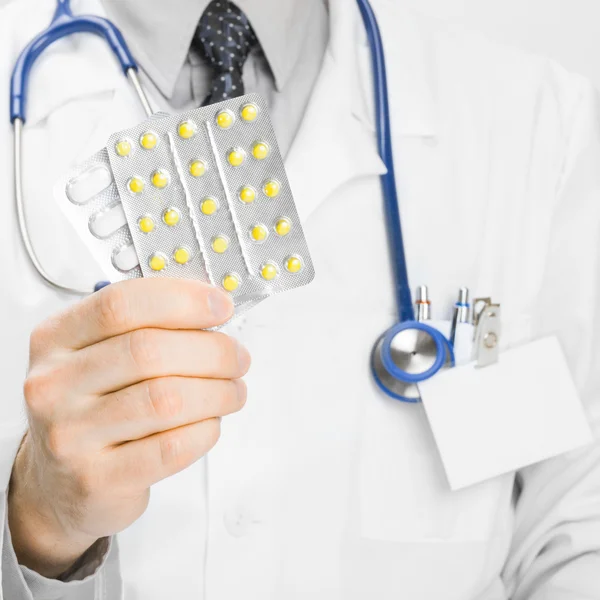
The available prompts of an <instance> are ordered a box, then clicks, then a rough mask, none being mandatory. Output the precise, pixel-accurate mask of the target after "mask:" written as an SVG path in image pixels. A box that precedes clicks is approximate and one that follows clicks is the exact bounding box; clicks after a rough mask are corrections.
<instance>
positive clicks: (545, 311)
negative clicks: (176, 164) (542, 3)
mask: <svg viewBox="0 0 600 600" xmlns="http://www.w3.org/2000/svg"><path fill="white" fill-rule="evenodd" d="M73 4H74V6H73V8H74V10H75V11H77V12H89V13H94V14H101V15H106V14H108V16H109V17H110V18H111V19H113V20H114V21H115V23H116V24H117V25H118V26H119V27H120V28H121V29H122V31H123V33H124V35H125V37H126V39H127V40H128V43H129V45H130V47H131V49H132V51H133V53H134V55H135V56H136V58H137V60H138V61H139V63H140V65H141V67H142V69H143V79H144V83H145V84H146V88H147V89H149V90H150V95H151V98H152V102H153V105H154V107H155V108H156V109H159V110H167V111H172V112H176V111H180V110H184V109H187V108H189V107H192V106H197V105H199V104H201V103H202V102H203V101H204V99H205V97H206V96H207V95H209V94H215V93H217V92H218V86H219V77H218V70H217V71H215V69H218V65H215V64H213V63H211V61H210V60H209V58H207V49H206V43H207V35H206V34H207V31H208V30H207V26H213V25H215V24H216V22H215V21H214V20H215V19H216V20H217V21H218V19H219V18H220V17H223V18H225V19H230V18H236V19H237V17H238V16H239V17H240V19H239V20H240V21H242V22H243V23H247V25H248V27H247V28H245V31H246V33H244V34H242V37H243V38H244V43H243V44H240V46H241V50H243V52H242V53H241V54H240V55H239V56H237V57H236V58H235V60H236V61H237V62H236V64H239V65H240V66H241V65H242V64H243V65H244V69H243V73H242V71H241V69H240V70H239V71H236V74H237V75H239V80H238V83H239V85H240V86H242V87H244V86H245V90H246V91H247V92H251V91H259V92H260V93H262V94H264V95H265V97H266V98H267V99H268V101H269V103H270V105H271V107H272V113H273V119H274V124H275V128H276V131H277V133H278V137H279V138H280V140H281V144H282V149H283V151H284V152H285V153H286V156H287V168H288V171H289V174H290V178H291V181H292V185H293V188H294V191H295V195H296V199H297V202H298V205H299V210H300V212H301V216H302V218H303V220H304V227H305V230H306V233H307V236H308V238H309V243H310V246H311V250H312V253H313V257H314V260H315V264H316V269H317V273H318V276H317V280H316V281H315V283H314V284H312V285H311V286H309V287H308V288H305V289H302V290H301V291H297V292H294V293H290V294H285V295H282V296H281V297H276V298H272V299H270V300H269V301H267V302H265V303H263V304H262V305H260V306H258V307H257V308H255V309H254V310H253V311H251V312H250V313H249V314H248V315H247V316H246V317H243V318H241V319H239V320H237V321H236V322H234V323H233V324H232V325H231V326H229V327H228V328H227V330H226V334H215V333H208V332H203V331H200V330H201V329H203V328H206V327H208V326H212V325H214V324H217V323H220V322H224V321H225V320H227V318H228V316H229V314H230V312H231V306H230V304H229V301H228V299H227V298H226V297H225V296H223V295H222V294H220V293H219V292H217V291H215V290H210V289H209V288H206V287H205V286H202V285H200V284H196V283H190V282H187V283H186V282H177V281H170V282H169V281H145V280H143V281H134V282H129V283H124V284H118V285H114V286H110V287H109V288H107V289H105V290H103V291H102V292H100V293H98V294H96V295H94V296H92V297H89V298H86V299H85V300H83V301H78V300H74V299H73V298H70V297H67V296H66V295H62V294H59V293H56V292H54V291H53V290H52V289H50V288H48V287H46V286H45V285H44V284H43V283H42V282H41V281H40V279H39V278H38V277H37V275H36V273H35V272H34V271H33V269H32V268H31V266H30V264H29V262H28V260H27V258H26V255H25V252H24V250H23V248H22V245H21V241H20V238H19V235H18V229H17V225H16V217H15V214H14V210H13V208H12V204H11V203H10V202H11V200H10V199H11V198H12V197H13V189H12V164H11V160H10V158H9V157H10V150H11V143H12V141H11V139H12V136H11V130H10V124H9V122H8V118H5V119H4V120H2V121H0V128H1V129H0V140H1V141H0V144H1V146H0V147H1V148H2V152H1V153H0V158H1V160H0V182H1V183H0V186H1V187H0V197H2V198H3V199H4V202H5V203H6V204H5V207H6V209H5V210H4V211H3V213H2V214H3V216H4V218H3V219H1V220H0V250H1V253H2V269H3V271H2V284H1V285H0V307H1V310H0V318H1V319H2V322H1V329H0V331H2V334H1V338H0V339H1V346H0V352H1V357H2V360H1V361H0V365H1V366H0V368H1V381H2V394H1V398H2V401H1V409H2V418H1V420H0V439H1V448H0V480H1V484H2V489H3V490H4V492H3V496H2V498H1V500H0V516H1V518H2V519H3V523H4V529H3V535H2V537H1V538H0V544H1V546H2V567H1V568H2V571H1V590H2V596H3V598H4V599H5V600H25V599H28V600H31V599H34V600H41V599H46V598H53V599H56V600H88V599H89V600H93V599H95V598H103V599H107V600H112V599H119V598H125V599H126V600H138V599H139V600H142V599H143V600H159V599H161V600H162V599H163V598H166V597H172V598H182V599H184V598H186V599H187V598H205V599H206V600H231V599H233V598H245V599H249V600H259V599H260V600H265V599H272V600H292V599H305V598H311V599H314V600H342V599H343V600H364V599H366V598H369V599H371V598H373V599H381V600H384V599H397V598H408V599H410V600H420V599H423V600H425V599H427V600H430V599H431V600H433V599H435V600H439V599H440V598H443V599H444V600H453V599H456V600H505V599H509V598H510V599H512V600H541V599H544V600H564V599H569V600H579V599H581V600H583V599H588V598H598V597H600V579H599V578H598V572H599V571H600V463H599V457H600V451H599V448H598V446H592V447H587V448H585V449H584V450H581V451H578V452H575V453H571V454H568V455H563V456H561V457H558V458H555V459H552V460H547V461H545V462H543V463H540V464H537V465H534V466H531V467H528V468H526V469H523V470H520V471H519V472H516V473H509V474H507V475H504V476H502V477H499V478H496V479H493V480H490V481H487V482H485V483H481V484H478V485H476V486H473V487H471V488H468V489H466V490H463V491H461V492H454V493H452V492H450V491H449V489H448V487H447V484H446V482H445V479H444V475H443V470H442V467H441V463H440V459H439V456H438V454H437V451H436V448H435V445H434V442H433V439H432V437H431V434H430V430H429V426H428V424H427V420H426V418H425V414H424V411H423V409H422V407H421V406H420V405H405V404H403V403H400V402H396V401H393V400H391V399H389V398H387V397H386V396H384V395H383V394H382V393H381V392H380V391H379V390H378V388H377V386H376V385H375V384H374V382H373V380H372V378H371V375H370V372H369V353H370V350H371V347H372V343H373V341H374V340H375V339H376V338H377V336H378V335H379V334H380V333H381V331H383V330H385V329H386V328H387V327H389V326H390V325H391V324H392V323H393V320H394V313H395V310H394V297H393V290H392V286H391V283H390V273H391V266H390V264H389V260H388V253H387V247H386V236H385V228H384V216H383V209H382V206H383V205H382V200H381V188H380V182H379V175H380V174H381V173H382V170H383V165H382V163H381V160H380V159H379V157H378V155H377V151H376V145H375V134H374V125H373V117H372V114H373V107H372V97H373V93H372V89H371V77H370V62H369V52H368V47H367V45H366V39H365V33H364V29H363V26H362V21H361V18H360V15H359V12H358V9H357V7H356V5H355V3H354V2H352V1H351V0H329V2H327V3H326V5H324V4H323V3H322V1H321V0H302V1H300V0H278V1H277V2H275V1H274V0H263V1H261V2H250V1H249V0H244V1H242V0H239V3H238V4H237V5H230V4H229V3H227V2H225V1H224V0H222V1H221V2H219V1H218V0H215V1H214V2H212V3H211V4H210V6H208V1H207V0H173V1H171V2H169V3H163V2H159V1H152V2H149V1H147V0H146V1H142V0H120V1H117V0H104V1H100V0H80V1H79V2H74V3H73ZM400 4H401V3H399V2H392V1H390V0H375V1H374V6H375V10H376V12H377V15H378V18H379V21H380V24H381V26H382V30H383V35H384V40H385V44H386V52H387V60H388V68H389V71H390V73H389V75H390V87H391V90H390V101H391V106H392V121H393V128H394V132H393V133H394V145H395V150H396V157H397V165H396V167H397V170H398V173H399V179H400V181H399V191H400V197H401V210H402V221H403V225H404V232H405V238H406V240H405V242H406V249H407V255H408V257H409V272H410V275H411V279H412V285H413V287H414V286H416V285H417V284H420V283H428V284H429V286H430V288H431V290H432V293H433V299H434V303H435V304H434V310H437V311H439V314H440V316H441V317H447V316H448V315H447V314H446V313H448V312H449V310H450V307H451V305H452V302H453V300H454V296H455V293H456V289H455V288H456V287H457V285H459V284H461V285H468V286H469V287H470V288H471V289H473V290H477V292H478V293H482V294H486V295H488V294H491V295H492V296H493V297H494V298H496V299H499V300H500V301H501V302H502V304H503V310H504V334H503V344H504V345H506V346H508V345H510V346H514V345H518V344H521V343H525V342H528V341H530V340H532V339H536V338H539V337H541V336H543V335H546V334H556V335H558V336H559V339H560V341H561V343H562V346H563V348H564V349H565V352H566V354H567V357H568V361H569V365H570V368H571V371H572V373H573V376H574V378H575V380H576V383H577V387H578V390H579V393H580V395H581V397H582V399H583V400H584V403H585V405H586V409H587V412H588V416H589V418H590V421H591V422H592V424H593V425H594V426H595V427H597V426H598V425H599V419H600V343H599V342H598V340H599V339H600V312H599V307H600V250H599V245H598V234H599V233H600V168H599V165H600V144H599V142H600V123H599V121H598V114H599V113H598V106H597V99H596V95H595V93H594V91H593V89H592V86H591V85H590V83H589V82H587V81H586V80H584V79H583V78H581V77H579V76H575V75H571V74H569V73H567V72H565V71H564V70H563V69H562V68H560V67H559V66H557V65H556V64H553V63H551V62H549V61H547V60H544V59H541V58H538V57H534V56H527V55H524V54H522V53H520V52H516V51H514V50H510V49H506V48H502V47H500V46H497V45H494V44H492V43H490V42H486V41H484V40H482V39H480V38H479V37H478V36H475V35H471V34H467V33H464V32H461V31H457V30H454V29H448V28H446V27H442V26H441V25H440V24H438V23H433V22H429V21H427V20H423V19H420V18H417V17H415V16H414V15H412V14H410V13H408V12H407V11H405V10H403V9H402V8H401V6H400ZM53 9H54V3H53V2H49V1H47V0H44V1H42V0H18V1H16V0H13V1H10V0H9V1H8V3H7V2H6V0H5V1H4V2H3V5H2V7H1V8H0V73H1V81H4V82H5V84H4V85H5V86H7V85H8V80H9V76H10V71H11V69H12V65H13V63H14V61H15V59H16V57H17V55H18V53H19V52H20V51H21V49H22V48H23V47H24V46H25V45H26V43H27V42H28V41H29V40H30V39H31V37H33V36H34V35H35V34H36V33H37V32H38V31H40V30H41V29H43V28H44V27H45V26H46V24H47V23H48V22H49V20H50V17H51V15H52V12H53ZM228 9H229V10H231V11H232V12H230V13H227V10H228ZM213 34H214V27H213V33H212V34H210V35H213ZM202 38H204V39H202ZM214 62H217V63H218V61H214ZM7 98H8V91H7V87H5V92H4V93H2V94H0V114H3V115H8V106H7ZM142 118H143V115H142V114H141V112H140V109H139V106H138V103H137V101H136V99H135V97H134V95H133V94H132V92H131V91H130V89H129V87H128V84H127V82H126V80H125V79H124V78H123V77H122V75H121V74H120V73H119V71H118V69H117V68H116V66H115V64H114V60H113V59H112V57H111V55H110V53H109V51H108V49H107V48H106V46H105V44H103V43H102V42H101V41H100V40H98V39H96V38H94V37H93V36H89V35H86V36H79V37H77V38H69V39H68V40H66V41H64V42H59V43H57V44H56V45H55V46H53V48H52V49H51V51H49V52H48V53H47V54H46V55H45V56H44V57H43V58H42V59H41V61H40V65H39V68H37V69H36V71H35V75H34V81H33V82H32V86H31V100H30V103H29V117H28V121H27V125H26V130H25V132H26V140H25V141H26V148H27V150H26V153H25V156H24V161H25V170H26V173H27V175H26V178H25V192H26V196H25V197H26V200H27V216H28V219H29V223H30V229H31V232H32V238H33V241H34V245H35V248H36V251H37V254H38V255H39V256H41V257H43V261H44V264H45V267H46V269H48V271H50V273H51V274H52V275H53V276H54V277H56V278H57V279H59V280H61V281H66V282H69V283H70V284H72V285H75V286H84V287H89V286H93V284H94V282H96V281H98V280H100V279H102V274H101V273H99V272H98V269H97V267H96V266H95V264H94V261H93V259H92V258H91V257H90V256H89V255H88V254H87V252H86V250H85V249H84V248H83V246H82V244H81V242H80V241H79V240H78V238H77V236H76V235H75V233H74V232H73V231H72V230H71V228H70V226H69V225H68V224H67V223H66V222H65V221H64V220H63V218H62V215H61V213H60V211H59V209H58V208H57V207H56V205H55V204H54V201H53V198H52V186H53V183H54V181H55V180H56V179H57V177H58V176H60V175H61V174H63V173H64V172H65V171H67V170H68V169H69V168H70V166H72V165H73V164H74V163H75V162H77V161H78V160H81V158H82V157H86V156H88V155H89V154H91V153H92V152H93V151H95V150H96V149H98V148H99V147H101V146H103V145H104V144H105V142H106V139H107V137H108V136H109V135H110V134H111V133H112V132H113V131H116V130H118V129H120V128H124V127H128V126H130V125H132V124H134V123H135V122H137V121H139V120H140V119H142ZM457 282H459V283H458V284H457ZM32 332H33V333H32ZM30 335H31V347H30V349H29V338H30ZM250 355H252V361H253V366H252V369H251V370H250V372H249V374H248V375H247V377H246V378H245V380H246V384H244V383H242V382H241V379H240V378H241V377H243V376H244V374H245V373H246V371H248V368H249V364H250ZM28 365H29V367H28ZM246 385H247V390H248V391H246ZM23 389H24V392H23ZM246 396H247V397H248V402H247V405H246V406H245V407H243V405H244V403H245V400H246ZM24 400H25V406H26V409H27V415H28V419H27V422H26V419H25V418H24V414H25V412H24ZM242 407H243V410H240V409H242ZM238 411H239V412H238ZM219 417H224V418H223V420H222V421H220V420H219ZM219 423H220V424H221V427H220V426H219ZM220 428H221V429H222V431H221V439H220V440H219V442H218V443H216V442H217V437H218V436H219V430H220ZM25 432H26V434H25V436H24V433H25ZM215 443H216V445H215ZM506 443H507V444H510V443H511V440H509V439H507V440H506ZM213 446H214V448H213V449H212V450H211V452H210V454H209V455H208V456H207V457H206V456H205V457H204V458H202V457H203V456H204V455H205V454H206V453H207V452H208V450H209V449H211V448H212V447H213ZM473 450H474V451H475V452H476V451H477V449H476V448H474V449H473ZM11 474H12V477H11ZM9 483H10V487H9ZM152 484H155V485H152ZM150 486H152V493H151V495H150V494H149V492H148V490H149V488H150Z"/></svg>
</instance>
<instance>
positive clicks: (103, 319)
mask: <svg viewBox="0 0 600 600" xmlns="http://www.w3.org/2000/svg"><path fill="white" fill-rule="evenodd" d="M232 314H233V304H232V301H231V299H230V298H229V296H228V295H227V294H226V293H224V292H222V291H220V290H218V289H216V288H213V287H211V286H208V285H205V284H203V283H200V282H197V281H190V280H174V279H171V280H169V279H137V280H132V281H126V282H122V283H118V284H115V285H111V286H109V287H107V288H105V289H103V290H102V291H100V292H98V293H97V294H94V295H92V296H90V297H88V298H86V299H85V300H83V301H82V302H80V303H79V304H77V305H75V306H73V307H72V308H70V309H69V310H67V311H66V312H64V313H63V314H61V315H58V316H57V317H55V318H52V319H50V320H48V321H46V322H45V323H43V324H42V325H41V326H40V327H38V328H37V329H36V330H35V331H34V333H33V335H32V336H31V350H30V368H29V375H28V377H27V380H26V381H25V401H26V405H27V410H28V416H29V430H28V432H27V434H26V436H25V438H24V441H23V443H22V445H21V448H20V450H19V453H18V455H17V459H16V461H15V465H14V468H13V475H12V480H11V486H10V492H9V525H10V529H11V533H12V536H13V545H14V547H15V551H16V553H17V556H18V558H19V561H20V563H21V564H23V565H26V566H28V567H30V568H31V569H33V570H35V571H36V572H38V573H40V574H41V575H45V576H47V577H56V576H58V575H60V574H61V573H63V572H64V571H65V570H67V569H68V568H69V567H70V566H71V565H72V564H73V563H74V562H75V561H76V560H77V559H78V558H79V557H80V556H81V555H82V554H83V553H84V552H85V551H86V550H87V549H88V548H89V547H90V546H91V545H92V544H93V543H94V542H95V541H96V540H97V539H99V538H101V537H105V536H109V535H112V534H115V533H117V532H119V531H122V530H123V529H125V528H126V527H128V526H129V525H130V524H131V523H133V522H134V521H135V520H136V519H137V518H139V517H140V516H141V515H142V514H143V512H144V511H145V509H146V507H147V504H148V499H149V488H150V486H151V485H152V484H154V483H156V482H157V481H160V480H161V479H164V478H165V477H169V476H170V475H173V474H174V473H177V472H179V471H181V470H183V469H185V468H186V467H188V466H189V465H191V464H192V463H194V462H195V461H197V460H198V459H199V458H201V457H202V456H203V455H204V454H205V453H206V452H207V451H208V450H209V449H210V448H212V447H213V446H214V444H215V443H216V442H217V439H218V437H219V431H220V417H221V416H223V415H227V414H230V413H233V412H235V411H238V410H240V409H241V408H242V406H243V405H244V402H245V400H246V388H245V384H244V383H243V382H242V381H241V380H240V377H242V376H243V375H245V373H246V372H247V370H248V368H249V366H250V356H249V354H248V352H247V350H245V349H244V348H243V347H242V346H240V345H239V344H238V343H237V342H236V341H235V340H234V339H233V338H230V337H228V336H226V335H224V334H222V333H216V332H209V331H202V330H203V329H206V328H210V327H213V326H215V325H219V324H222V323H225V322H226V321H227V320H228V319H229V318H230V317H231V315H232Z"/></svg>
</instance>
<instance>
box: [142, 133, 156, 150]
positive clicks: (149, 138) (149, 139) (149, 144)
mask: <svg viewBox="0 0 600 600" xmlns="http://www.w3.org/2000/svg"><path fill="white" fill-rule="evenodd" d="M156 144H158V137H157V135H156V134H155V133H153V132H152V131H147V132H146V133H145V134H144V135H143V136H142V137H141V138H140V145H141V146H142V148H145V149H146V150H152V148H156Z"/></svg>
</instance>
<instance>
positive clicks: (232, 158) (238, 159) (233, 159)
mask: <svg viewBox="0 0 600 600" xmlns="http://www.w3.org/2000/svg"><path fill="white" fill-rule="evenodd" d="M245 158H246V153H245V152H244V151H243V150H242V149H241V148H234V149H233V150H230V151H229V154H228V156H227V160H228V161H229V164H230V165H232V166H233V167H239V166H240V165H241V164H242V163H243V162H244V159H245Z"/></svg>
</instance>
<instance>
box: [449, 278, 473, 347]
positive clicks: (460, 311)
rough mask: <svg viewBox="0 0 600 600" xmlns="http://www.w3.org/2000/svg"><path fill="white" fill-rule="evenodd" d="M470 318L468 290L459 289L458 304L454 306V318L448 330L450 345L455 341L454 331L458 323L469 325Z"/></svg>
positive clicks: (464, 288)
mask: <svg viewBox="0 0 600 600" xmlns="http://www.w3.org/2000/svg"><path fill="white" fill-rule="evenodd" d="M470 317H471V305H470V304H469V290H468V288H466V287H461V288H460V290H458V302H457V303H456V304H455V305H454V316H453V318H452V329H451V330H450V343H451V344H452V345H454V343H455V341H456V329H457V326H458V324H459V323H469V320H470Z"/></svg>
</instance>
